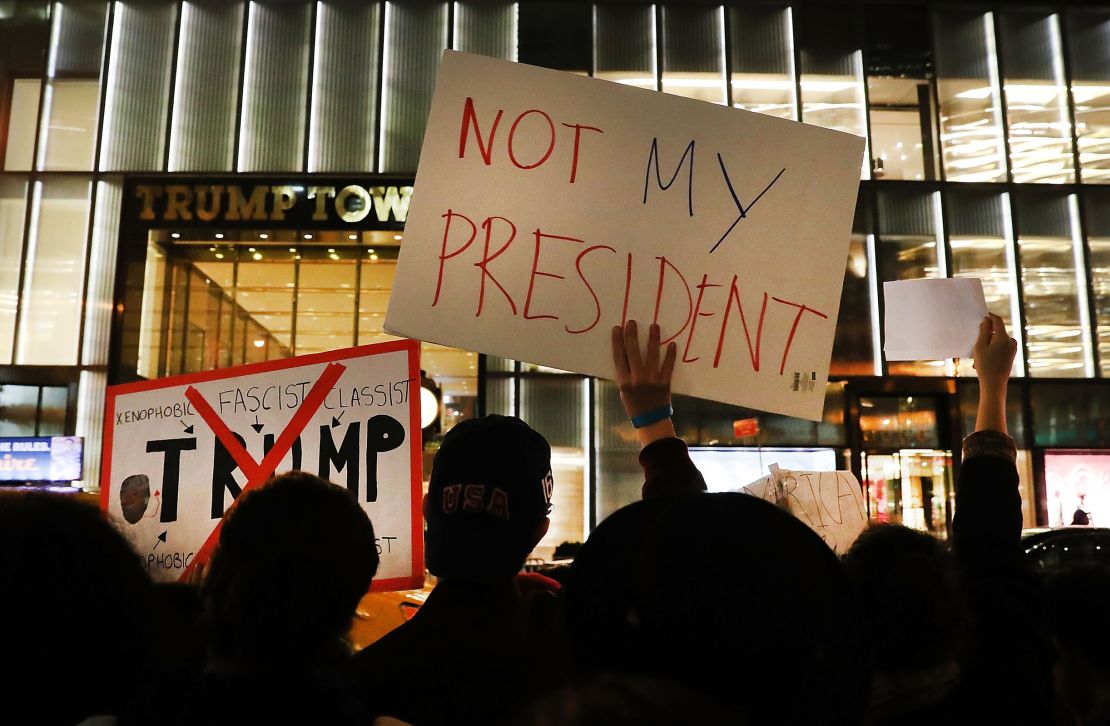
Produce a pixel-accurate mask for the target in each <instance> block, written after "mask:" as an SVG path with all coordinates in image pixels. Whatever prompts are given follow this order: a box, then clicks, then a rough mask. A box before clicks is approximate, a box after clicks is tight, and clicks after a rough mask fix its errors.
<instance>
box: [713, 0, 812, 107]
mask: <svg viewBox="0 0 1110 726" xmlns="http://www.w3.org/2000/svg"><path fill="white" fill-rule="evenodd" d="M728 21H729V36H730V40H731V45H730V50H731V53H732V59H731V60H732V66H731V70H732V105H733V106H735V107H736V108H742V109H745V110H747V111H755V112H757V113H765V114H767V115H769V116H777V117H779V118H786V119H791V120H795V119H797V118H798V99H797V98H796V96H797V94H796V87H795V85H794V38H793V29H792V28H791V15H790V9H789V8H780V7H770V6H768V7H760V6H758V5H750V6H741V5H730V6H728Z"/></svg>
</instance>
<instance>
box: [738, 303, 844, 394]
mask: <svg viewBox="0 0 1110 726" xmlns="http://www.w3.org/2000/svg"><path fill="white" fill-rule="evenodd" d="M763 297H764V302H763V305H764V307H766V305H767V302H766V297H767V293H763ZM771 299H772V300H774V301H775V302H777V303H782V304H783V305H789V306H790V307H795V308H798V314H797V315H795V316H794V324H793V325H791V326H790V335H789V336H788V337H787V338H786V349H785V350H783V351H782V363H780V364H779V375H780V376H781V375H782V372H783V370H785V369H786V356H788V355H790V346H791V345H792V344H793V343H794V333H796V332H798V323H799V322H801V320H802V316H803V315H805V314H806V313H813V314H814V315H819V316H820V317H822V318H824V319H825V320H828V319H829V316H828V315H825V314H824V313H823V312H821V311H820V310H814V309H813V308H811V307H809V306H807V305H803V304H802V303H796V302H790V301H789V300H783V299H781V298H777V297H773V298H771ZM756 370H758V369H756Z"/></svg>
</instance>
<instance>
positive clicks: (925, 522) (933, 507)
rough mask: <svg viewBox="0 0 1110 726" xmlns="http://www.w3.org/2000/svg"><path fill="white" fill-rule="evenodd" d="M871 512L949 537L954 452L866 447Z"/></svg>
mask: <svg viewBox="0 0 1110 726" xmlns="http://www.w3.org/2000/svg"><path fill="white" fill-rule="evenodd" d="M862 463H863V479H864V481H863V485H864V489H865V491H866V493H867V512H868V516H869V517H870V518H871V519H872V520H874V521H876V522H891V523H894V524H904V525H905V526H907V527H912V528H914V529H919V530H921V531H923V532H930V533H932V534H934V535H936V536H938V537H942V538H946V537H947V536H948V528H949V524H950V521H951V515H952V509H953V507H952V505H953V498H954V492H953V487H952V452H950V451H944V450H941V449H899V450H897V451H891V452H874V451H870V452H869V451H864V452H863V456H862Z"/></svg>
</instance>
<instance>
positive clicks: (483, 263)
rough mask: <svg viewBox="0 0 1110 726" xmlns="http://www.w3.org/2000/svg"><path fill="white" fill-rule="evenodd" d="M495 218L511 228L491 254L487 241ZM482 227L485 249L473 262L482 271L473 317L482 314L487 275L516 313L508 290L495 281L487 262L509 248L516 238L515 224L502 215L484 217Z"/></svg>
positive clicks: (514, 304) (514, 312)
mask: <svg viewBox="0 0 1110 726" xmlns="http://www.w3.org/2000/svg"><path fill="white" fill-rule="evenodd" d="M495 219H500V220H501V221H502V222H504V223H505V224H507V225H509V227H511V230H510V232H509V239H507V240H505V244H503V245H501V246H500V247H499V248H497V251H496V252H494V253H493V254H492V255H491V254H490V253H489V241H490V236H491V233H492V231H493V220H495ZM482 229H484V230H485V231H486V246H485V250H484V251H483V252H482V259H481V260H479V261H478V262H475V263H474V266H475V267H477V268H478V269H479V270H481V271H482V276H481V278H479V279H480V282H479V284H478V312H476V313H474V317H479V316H481V314H482V305H483V303H484V302H485V299H486V278H487V277H488V278H489V279H490V280H492V281H493V284H494V285H497V289H498V290H500V291H501V294H502V295H504V296H505V299H506V300H508V301H509V307H511V308H512V309H513V315H516V303H514V302H513V297H512V295H510V294H509V291H508V290H506V289H505V287H504V286H503V285H502V284H501V283H500V282H498V281H497V278H496V277H494V276H493V275H491V274H490V271H489V263H491V262H493V261H494V260H496V259H497V258H498V257H500V256H501V255H502V254H503V253H504V252H505V250H507V249H509V245H511V244H512V243H513V240H514V239H516V225H515V224H513V223H512V222H510V221H509V220H508V219H505V218H504V217H486V220H485V221H484V222H482Z"/></svg>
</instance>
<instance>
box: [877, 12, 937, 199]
mask: <svg viewBox="0 0 1110 726" xmlns="http://www.w3.org/2000/svg"><path fill="white" fill-rule="evenodd" d="M866 22H867V45H868V52H867V103H868V113H869V114H870V121H871V149H872V151H871V157H872V158H871V172H872V174H873V175H874V177H875V178H876V179H913V180H922V179H936V178H937V174H936V156H937V154H936V132H935V122H934V120H933V119H934V114H933V51H932V48H931V45H930V41H929V25H928V22H927V18H926V16H925V10H924V9H922V8H914V7H907V6H899V7H889V8H888V7H882V6H875V5H871V6H868V7H867V10H866Z"/></svg>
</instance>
